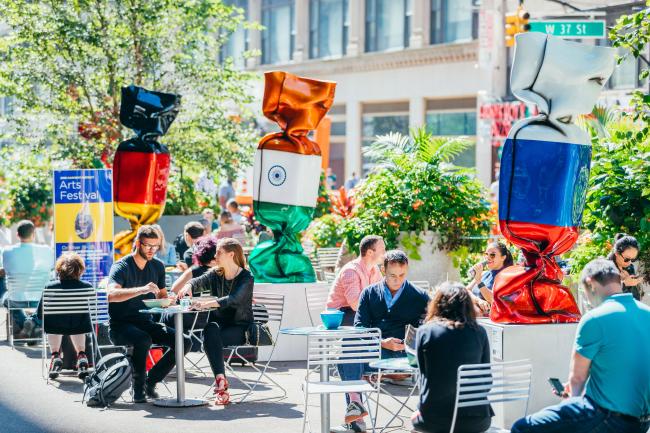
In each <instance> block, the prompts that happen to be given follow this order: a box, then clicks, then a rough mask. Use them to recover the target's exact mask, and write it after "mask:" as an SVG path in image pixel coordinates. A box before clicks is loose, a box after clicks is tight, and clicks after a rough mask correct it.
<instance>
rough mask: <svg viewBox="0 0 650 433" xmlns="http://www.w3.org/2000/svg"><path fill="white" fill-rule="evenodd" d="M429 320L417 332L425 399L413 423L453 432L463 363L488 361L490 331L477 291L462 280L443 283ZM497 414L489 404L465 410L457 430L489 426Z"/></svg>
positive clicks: (475, 432)
mask: <svg viewBox="0 0 650 433" xmlns="http://www.w3.org/2000/svg"><path fill="white" fill-rule="evenodd" d="M425 321H426V323H425V324H424V325H422V326H421V327H420V328H418V332H417V336H416V350H417V358H418V365H419V369H420V378H419V381H420V383H419V388H420V402H419V404H418V410H417V411H416V412H415V413H414V414H413V416H412V417H411V421H412V422H413V426H414V427H415V431H419V432H431V433H434V432H448V431H449V428H450V425H451V419H452V415H453V410H454V402H455V398H456V377H457V371H458V367H459V366H461V365H464V364H484V363H489V362H490V345H489V341H488V337H487V333H486V332H485V329H483V328H482V327H481V326H479V325H478V323H477V322H476V312H475V310H474V305H473V302H472V295H471V294H470V293H469V291H467V290H466V289H465V287H464V286H463V285H462V284H461V283H457V282H445V283H442V284H441V285H440V286H438V289H437V291H436V294H435V295H434V296H433V299H432V300H431V301H430V302H429V307H428V311H427V316H426V319H425ZM493 415H494V412H492V408H491V407H490V406H489V405H484V406H475V407H467V408H460V409H459V410H458V419H457V421H456V427H455V428H454V431H455V432H462V433H478V432H483V431H485V430H487V429H488V428H490V421H491V420H490V418H491V417H492V416H493Z"/></svg>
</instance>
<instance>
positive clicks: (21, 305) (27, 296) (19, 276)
mask: <svg viewBox="0 0 650 433" xmlns="http://www.w3.org/2000/svg"><path fill="white" fill-rule="evenodd" d="M49 280H50V271H49V270H35V271H32V272H28V273H11V274H9V273H8V274H7V277H6V282H7V295H6V303H7V305H6V307H7V341H9V345H10V346H11V347H12V348H13V347H14V343H15V342H16V341H25V342H27V341H41V338H14V326H15V324H14V320H13V314H12V312H13V311H16V310H22V309H25V308H28V309H34V308H36V307H37V306H38V302H39V301H40V299H41V295H42V294H43V290H44V289H45V286H46V285H47V283H48V281H49Z"/></svg>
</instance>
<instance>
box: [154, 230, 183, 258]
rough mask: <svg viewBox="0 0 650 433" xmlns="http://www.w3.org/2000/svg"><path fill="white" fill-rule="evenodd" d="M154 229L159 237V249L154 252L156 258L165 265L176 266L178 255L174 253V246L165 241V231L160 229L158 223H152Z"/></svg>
mask: <svg viewBox="0 0 650 433" xmlns="http://www.w3.org/2000/svg"><path fill="white" fill-rule="evenodd" d="M153 227H154V229H156V232H157V233H158V238H159V239H160V249H159V250H158V251H157V252H156V258H157V259H160V261H161V262H163V263H164V264H165V266H176V263H178V256H177V255H176V248H175V247H174V245H172V244H170V243H169V242H167V240H166V239H165V233H164V232H163V230H162V227H160V225H158V224H153Z"/></svg>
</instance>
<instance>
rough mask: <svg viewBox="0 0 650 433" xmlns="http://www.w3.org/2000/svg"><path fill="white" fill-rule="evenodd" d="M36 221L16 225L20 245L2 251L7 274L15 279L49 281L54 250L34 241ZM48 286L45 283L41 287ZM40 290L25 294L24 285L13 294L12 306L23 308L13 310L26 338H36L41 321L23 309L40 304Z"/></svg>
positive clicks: (16, 326) (14, 317)
mask: <svg viewBox="0 0 650 433" xmlns="http://www.w3.org/2000/svg"><path fill="white" fill-rule="evenodd" d="M35 229H36V228H35V227H34V223H32V222H31V221H28V220H23V221H20V222H19V223H18V225H17V226H16V231H17V234H18V240H19V241H20V242H19V243H18V244H16V245H13V246H11V247H8V248H7V249H5V250H4V251H3V252H2V266H3V269H4V272H6V274H7V276H8V277H9V278H11V277H12V276H14V277H15V278H19V279H24V278H26V276H28V275H29V276H30V277H33V278H35V279H38V275H40V276H41V277H40V279H42V280H43V282H44V283H47V281H48V280H49V273H50V272H51V270H52V268H54V252H53V251H52V249H51V248H50V247H48V246H46V245H38V244H36V243H34V232H35ZM43 288H45V284H43V287H42V288H41V289H43ZM8 295H9V294H8V293H7V296H6V297H5V299H4V305H5V307H6V306H8V299H7V297H8ZM39 299H40V293H31V292H30V293H24V292H21V291H20V288H18V290H17V291H16V292H15V293H13V294H12V299H11V301H12V303H11V305H12V308H14V307H19V309H13V310H12V317H13V322H14V327H15V330H16V331H18V330H22V333H23V335H22V337H32V334H33V332H34V330H35V329H36V326H37V325H39V321H38V320H37V319H36V315H33V316H31V317H30V318H29V319H28V318H27V316H26V315H25V312H24V311H23V310H22V309H21V308H23V307H25V308H29V307H36V304H38V300H39Z"/></svg>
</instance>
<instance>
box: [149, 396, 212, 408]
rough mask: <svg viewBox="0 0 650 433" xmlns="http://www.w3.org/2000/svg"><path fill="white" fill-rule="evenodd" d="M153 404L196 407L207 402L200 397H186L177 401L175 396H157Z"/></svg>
mask: <svg viewBox="0 0 650 433" xmlns="http://www.w3.org/2000/svg"><path fill="white" fill-rule="evenodd" d="M153 404H154V406H163V407H196V406H205V405H207V404H208V401H207V400H203V399H200V398H186V399H185V400H183V401H178V400H177V399H175V398H159V399H157V400H154V401H153Z"/></svg>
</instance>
